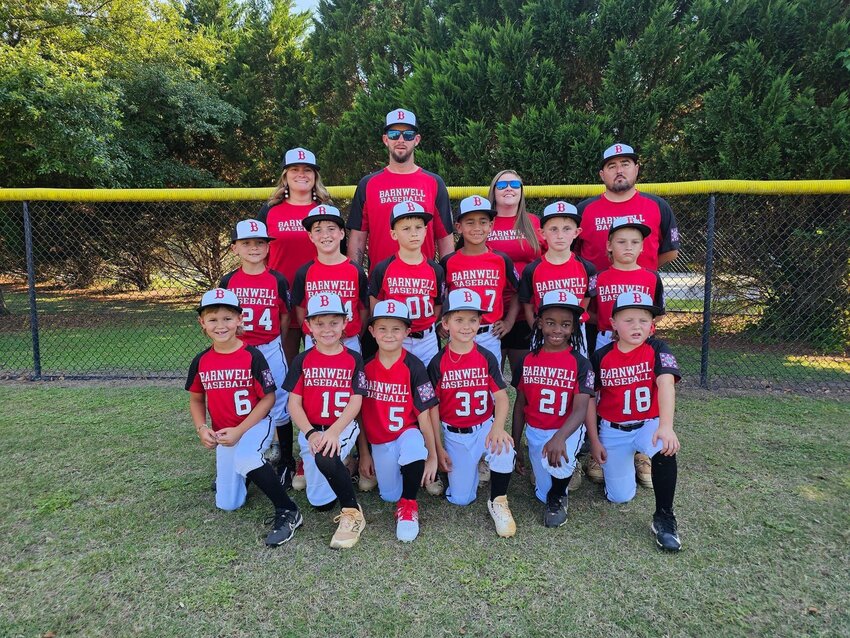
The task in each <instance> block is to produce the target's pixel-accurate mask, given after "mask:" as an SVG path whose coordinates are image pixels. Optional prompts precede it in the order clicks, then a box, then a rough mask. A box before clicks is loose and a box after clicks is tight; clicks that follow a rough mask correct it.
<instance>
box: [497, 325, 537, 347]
mask: <svg viewBox="0 0 850 638" xmlns="http://www.w3.org/2000/svg"><path fill="white" fill-rule="evenodd" d="M530 347H531V328H529V327H528V322H526V321H522V320H517V322H516V323H515V324H514V327H513V328H511V331H510V332H509V333H508V334H506V335H505V336H504V337H502V350H528V349H529V348H530Z"/></svg>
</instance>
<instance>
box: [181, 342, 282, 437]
mask: <svg viewBox="0 0 850 638" xmlns="http://www.w3.org/2000/svg"><path fill="white" fill-rule="evenodd" d="M186 389H187V390H188V391H189V392H198V393H201V394H203V395H204V396H205V398H206V402H207V411H208V412H209V414H210V420H211V421H212V428H213V430H216V431H218V430H221V429H224V428H233V427H236V426H237V425H239V424H240V423H242V421H244V420H245V417H246V416H248V415H249V414H250V413H251V411H252V410H253V409H254V408H255V407H257V403H259V401H260V399H262V398H263V397H264V396H266V395H267V394H269V393H270V392H274V391H275V384H274V377H273V376H272V372H271V370H270V369H269V364H268V363H267V362H266V358H265V357H264V356H263V354H262V353H261V352H260V351H259V350H257V349H256V348H254V347H253V346H247V345H246V346H243V347H241V348H239V349H238V350H236V351H234V352H228V353H226V354H224V353H221V352H216V351H215V350H214V349H213V348H207V349H206V350H204V351H203V352H202V353H201V354H199V355H198V356H197V357H195V359H194V360H193V361H192V365H191V366H189V376H188V377H187V379H186Z"/></svg>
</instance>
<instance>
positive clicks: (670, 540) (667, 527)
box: [651, 512, 682, 552]
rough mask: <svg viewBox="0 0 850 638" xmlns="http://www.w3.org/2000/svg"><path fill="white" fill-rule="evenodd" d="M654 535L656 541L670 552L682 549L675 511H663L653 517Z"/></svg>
mask: <svg viewBox="0 0 850 638" xmlns="http://www.w3.org/2000/svg"><path fill="white" fill-rule="evenodd" d="M651 529H652V535H653V536H654V537H655V543H656V545H658V547H660V548H661V549H664V550H667V551H668V552H678V551H679V550H680V549H682V541H681V539H680V538H679V531H678V529H677V525H676V517H675V516H673V512H662V513H661V514H655V515H654V516H653V517H652V527H651Z"/></svg>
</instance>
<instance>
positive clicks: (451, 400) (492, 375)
mask: <svg viewBox="0 0 850 638" xmlns="http://www.w3.org/2000/svg"><path fill="white" fill-rule="evenodd" d="M428 376H429V377H430V378H431V384H432V385H433V386H434V390H435V391H436V393H437V400H438V401H439V403H440V419H442V420H443V421H444V422H445V423H447V424H449V425H451V426H453V427H456V428H471V427H473V426H476V425H479V424H481V423H483V422H484V421H486V420H487V419H489V418H490V417H492V416H493V409H494V405H493V393H494V392H498V391H499V390H504V389H505V388H506V387H507V386H506V384H505V380H504V379H503V378H502V371H501V370H500V369H499V364H498V362H497V361H496V357H494V356H493V355H492V353H490V351H489V350H487V349H486V348H482V347H481V346H479V345H478V344H477V343H476V344H475V347H474V348H473V349H472V351H471V352H467V353H466V354H458V353H456V352H453V351H451V350H449V348H448V346H446V347H445V348H443V349H442V350H440V351H439V352H438V353H437V354H436V355H434V358H433V359H431V363H430V364H428Z"/></svg>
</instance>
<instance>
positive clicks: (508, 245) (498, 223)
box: [487, 215, 546, 307]
mask: <svg viewBox="0 0 850 638" xmlns="http://www.w3.org/2000/svg"><path fill="white" fill-rule="evenodd" d="M528 220H529V222H531V226H532V228H534V232H535V233H536V234H537V241H538V243H539V247H538V249H537V250H534V249H533V248H532V247H531V244H529V243H528V240H527V239H526V238H525V235H523V234H522V233H521V232H520V231H519V230H517V229H516V228H514V225H515V224H516V217H498V216H497V217H496V219H494V220H493V229H492V230H491V231H490V235H489V236H488V237H487V247H488V248H491V249H493V250H497V251H499V252H502V253H505V254H506V255H507V256H508V257H510V259H511V261H512V262H513V264H514V268H516V271H517V274H522V271H523V270H525V267H526V266H527V265H528V264H530V263H531V262H532V261H534V260H535V259H537V258H538V257H540V255H541V252H542V250H544V249H545V246H546V244H545V242H544V241H543V237H542V235H541V234H540V218H539V217H537V216H535V215H528ZM515 292H516V291H515V290H514V291H508V292H507V293H506V294H505V295H504V298H505V300H504V303H505V306H506V307H507V304H508V303H510V300H511V296H512V295H513V294H514V293H515Z"/></svg>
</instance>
